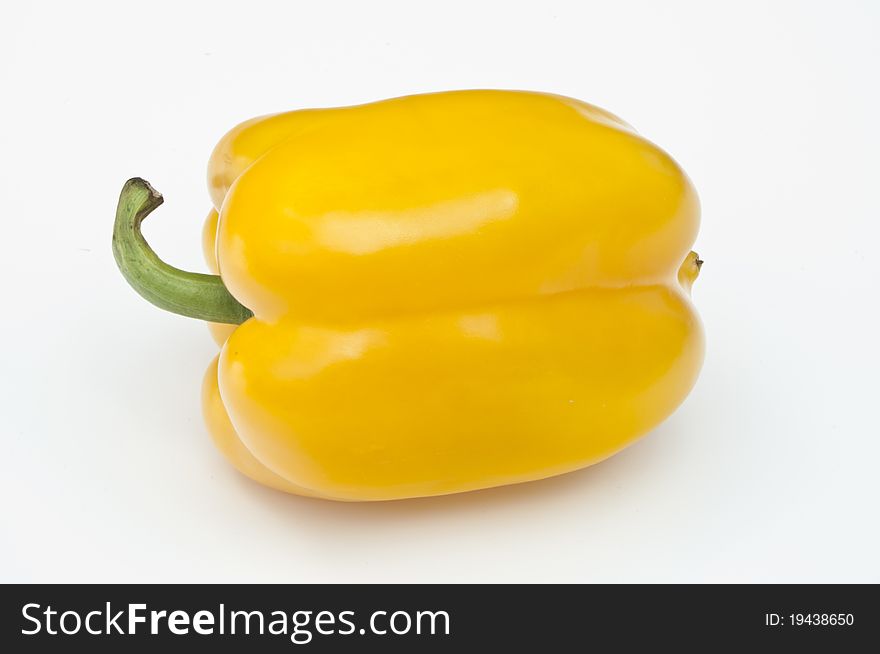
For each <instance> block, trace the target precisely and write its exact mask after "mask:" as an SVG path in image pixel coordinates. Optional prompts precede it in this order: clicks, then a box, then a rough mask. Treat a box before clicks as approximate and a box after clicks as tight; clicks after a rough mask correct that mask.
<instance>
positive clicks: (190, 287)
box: [114, 91, 703, 500]
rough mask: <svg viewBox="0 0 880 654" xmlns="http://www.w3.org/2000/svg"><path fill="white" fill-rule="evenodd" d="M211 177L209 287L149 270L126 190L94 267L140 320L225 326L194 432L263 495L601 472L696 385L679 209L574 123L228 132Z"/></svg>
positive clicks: (443, 101) (447, 105)
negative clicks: (136, 308) (150, 307)
mask: <svg viewBox="0 0 880 654" xmlns="http://www.w3.org/2000/svg"><path fill="white" fill-rule="evenodd" d="M208 176H209V187H210V192H211V198H212V200H213V203H214V206H215V208H216V211H212V212H211V214H210V215H209V217H208V220H207V221H206V228H205V232H204V233H205V238H204V241H205V248H206V256H207V258H208V260H209V264H210V265H211V266H212V269H213V270H214V272H215V273H217V272H219V275H216V274H215V275H199V274H195V273H186V272H183V271H179V270H177V269H174V268H171V267H170V266H168V265H167V264H164V263H163V262H161V261H160V260H159V259H158V257H157V256H156V255H155V254H154V253H153V252H152V250H150V249H149V246H148V245H147V244H146V241H144V239H143V237H142V236H141V234H140V222H141V221H142V220H143V218H144V217H145V216H146V215H147V214H148V213H149V212H150V211H151V210H152V209H153V208H155V206H157V205H158V204H159V203H160V202H161V196H159V195H158V194H157V193H156V192H155V191H153V189H152V188H151V187H149V185H148V184H146V182H144V181H143V180H139V179H134V180H130V181H129V182H128V183H127V184H126V187H125V188H124V189H123V193H122V196H121V197H120V205H119V210H118V212H117V221H116V227H115V230H114V252H115V254H116V257H117V261H118V262H119V266H120V269H121V270H122V272H123V273H124V274H125V275H126V278H127V279H128V280H129V282H130V283H131V284H132V285H133V286H134V287H135V288H136V290H138V292H140V293H141V294H142V295H144V296H145V297H147V299H149V300H150V301H152V302H154V303H155V304H157V305H159V306H161V307H163V308H166V309H170V310H172V311H176V312H178V313H182V314H184V315H189V316H193V317H197V318H201V319H204V320H209V321H215V322H218V323H226V324H222V325H219V326H215V327H214V328H213V329H214V332H215V336H216V337H217V338H218V342H221V343H225V344H224V345H223V348H222V351H221V353H220V355H219V358H218V359H216V360H215V361H214V362H213V363H212V364H211V366H210V368H209V369H208V372H207V374H206V376H205V382H204V387H203V407H204V414H205V417H206V420H207V423H208V426H209V429H210V432H211V434H212V436H213V438H214V441H215V442H216V444H217V446H218V447H219V449H220V450H221V451H222V452H223V453H224V454H225V455H226V456H227V457H228V458H229V460H230V461H231V462H232V463H233V464H234V465H235V466H236V467H237V468H238V469H239V470H241V471H242V472H243V473H244V474H246V475H248V476H250V477H252V478H254V479H256V480H257V481H259V482H260V483H263V484H266V485H268V486H272V487H275V488H278V489H281V490H284V491H288V492H291V493H298V494H302V495H310V496H316V497H322V498H331V499H339V500H390V499H398V498H406V497H416V496H427V495H439V494H444V493H455V492H460V491H468V490H473V489H479V488H487V487H491V486H498V485H502V484H511V483H517V482H523V481H529V480H534V479H540V478H543V477H548V476H551V475H556V474H560V473H564V472H568V471H570V470H575V469H577V468H581V467H584V466H587V465H590V464H593V463H596V462H598V461H601V460H602V459H604V458H606V457H608V456H611V455H612V454H614V453H615V452H617V451H619V450H620V449H621V448H623V447H625V446H626V445H628V444H630V443H631V442H633V441H634V440H635V439H636V438H638V437H639V436H641V435H643V434H645V433H646V432H647V431H649V430H650V429H651V428H653V427H654V426H656V425H657V424H658V423H659V422H661V421H662V420H663V419H665V418H666V417H667V416H668V415H669V414H670V413H671V412H672V411H673V410H674V409H675V408H676V407H677V406H678V405H679V404H680V403H681V401H682V400H683V399H684V397H685V396H686V395H687V393H688V392H689V390H690V388H691V387H692V385H693V384H694V382H695V380H696V377H697V374H698V372H699V368H700V365H701V362H702V357H703V335H702V328H701V325H700V321H699V318H698V317H697V315H696V313H695V311H694V308H693V306H692V304H691V301H690V298H689V293H690V287H691V284H692V282H693V281H694V279H695V278H696V276H697V273H698V271H699V266H700V264H701V263H702V262H701V261H699V259H698V258H697V256H696V254H695V253H693V252H689V250H690V247H691V245H692V244H693V241H694V239H695V237H696V234H697V229H698V223H699V204H698V200H697V196H696V193H695V191H694V189H693V187H692V185H691V183H690V181H689V180H688V178H687V176H686V175H685V174H684V173H683V171H682V170H681V169H680V168H679V166H678V165H677V164H676V163H675V162H674V161H673V160H672V159H671V158H670V157H669V155H667V154H666V153H665V152H663V151H662V150H660V149H659V148H657V147H656V146H655V145H653V144H652V143H650V142H648V141H647V140H645V139H644V138H642V137H641V136H639V135H638V134H637V133H636V132H635V131H634V130H633V128H631V127H630V126H629V125H627V124H626V123H624V122H623V121H621V120H620V119H618V118H617V117H615V116H613V115H611V114H609V113H607V112H605V111H603V110H601V109H598V108H597V107H594V106H592V105H589V104H586V103H583V102H580V101H578V100H573V99H571V98H565V97H560V96H556V95H549V94H542V93H527V92H511V91H460V92H448V93H436V94H428V95H416V96H409V97H403V98H396V99H392V100H386V101H382V102H376V103H372V104H367V105H361V106H355V107H345V108H337V109H324V110H308V111H294V112H290V113H283V114H278V115H274V116H269V117H264V118H257V119H254V120H251V121H248V122H245V123H243V124H241V125H239V126H238V127H236V128H234V129H233V130H232V131H231V132H229V133H228V134H227V135H226V136H224V137H223V139H222V140H221V141H220V143H219V144H218V146H217V148H216V149H215V150H214V153H213V155H212V157H211V161H210V164H209V172H208ZM218 212H219V213H218ZM215 256H216V259H215ZM251 315H253V317H251ZM239 323H242V324H239Z"/></svg>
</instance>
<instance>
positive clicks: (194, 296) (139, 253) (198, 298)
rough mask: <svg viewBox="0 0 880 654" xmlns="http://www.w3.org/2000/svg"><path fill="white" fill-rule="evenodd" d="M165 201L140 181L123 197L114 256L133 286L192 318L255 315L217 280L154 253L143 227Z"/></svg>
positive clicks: (229, 319) (226, 319)
mask: <svg viewBox="0 0 880 654" xmlns="http://www.w3.org/2000/svg"><path fill="white" fill-rule="evenodd" d="M162 202H163V199H162V195H161V194H159V192H158V191H156V189H154V188H153V187H152V186H150V184H149V182H147V181H145V180H143V179H141V178H140V177H134V178H132V179H130V180H128V181H127V182H126V183H125V186H123V187H122V193H120V195H119V205H118V206H117V207H116V222H115V223H114V224H113V256H114V257H115V258H116V265H117V266H119V270H120V271H121V272H122V275H123V277H125V279H126V280H127V281H128V283H129V284H131V287H132V288H133V289H134V290H136V291H137V292H138V293H140V295H141V296H142V297H144V298H145V299H146V300H147V301H148V302H152V303H153V304H155V305H156V306H157V307H159V308H160V309H165V310H166V311H171V312H173V313H178V314H180V315H182V316H188V317H190V318H198V319H199V320H207V321H210V322H223V323H230V324H233V325H238V324H240V323H242V322H244V321H245V320H247V319H248V318H250V317H251V316H252V315H254V314H253V313H252V312H251V311H250V309H248V308H246V307H244V306H242V305H241V304H240V303H239V302H238V300H236V299H235V298H234V297H232V294H231V293H230V292H229V291H228V290H227V289H226V286H225V285H224V284H223V280H222V279H221V278H220V276H219V275H205V274H202V273H192V272H186V271H184V270H180V269H178V268H175V267H174V266H169V265H168V264H167V263H165V262H164V261H162V260H161V259H160V258H159V256H158V255H157V254H156V253H155V252H154V251H153V249H152V248H151V247H150V246H149V244H148V243H147V241H146V239H145V238H144V235H143V234H142V233H141V223H142V222H143V221H144V218H146V217H147V216H148V215H150V213H151V212H152V211H153V209H155V208H156V207H158V206H159V205H160V204H162Z"/></svg>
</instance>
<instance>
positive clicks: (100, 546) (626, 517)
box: [0, 0, 880, 582]
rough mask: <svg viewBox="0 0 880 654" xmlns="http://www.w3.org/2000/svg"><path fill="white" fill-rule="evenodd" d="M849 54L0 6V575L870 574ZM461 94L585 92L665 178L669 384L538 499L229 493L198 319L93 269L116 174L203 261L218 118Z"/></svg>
mask: <svg viewBox="0 0 880 654" xmlns="http://www.w3.org/2000/svg"><path fill="white" fill-rule="evenodd" d="M878 33H880V4H878V3H876V2H870V1H867V0H866V1H864V2H840V1H839V2H823V3H811V2H767V1H762V2H754V3H752V2H729V3H707V2H690V3H683V2H571V3H562V2H548V1H547V0H542V1H541V2H537V1H536V2H531V3H516V2H491V3H490V2H476V1H473V0H471V1H468V2H464V3H456V2H451V1H450V0H446V1H445V2H441V3H434V4H433V5H428V4H426V3H417V2H400V3H390V2H377V1H367V2H350V3H342V2H276V3H266V2H254V1H250V2H240V1H238V2H203V3H195V2H180V1H179V0H175V1H174V2H167V3H166V2H155V1H151V2H148V3H145V2H137V3H135V2H130V3H125V2H113V3H109V2H108V3H106V4H102V5H99V4H94V3H89V2H57V3H44V2H34V3H26V2H22V3H18V4H16V3H4V4H3V5H2V9H0V97H2V99H0V119H2V120H0V226H2V231H0V234H2V253H0V288H2V307H3V316H2V322H0V330H2V331H0V436H2V441H0V442H2V448H3V452H2V456H0V506H2V521H0V581H126V582H129V581H131V582H133V581H218V582H219V581H279V582H282V581H283V582H308V581H314V582H327V581H389V582H390V581H449V582H451V581H554V582H569V581H605V582H611V581H615V582H616V581H673V582H683V581H698V582H699V581H733V582H739V581H768V582H781V581H795V582H806V581H856V582H859V581H861V582H867V581H873V582H878V581H880V562H878V557H877V553H878V551H880V525H878V500H880V474H878V470H880V468H878V460H880V428H878V419H877V407H878V391H880V383H878V371H880V356H878V344H877V343H878V334H880V324H878V323H880V320H878V309H877V304H878V296H880V293H878V279H880V277H878V273H880V264H878V262H880V254H878V237H880V230H878V218H880V211H878V210H880V193H878V180H880V165H878V161H880V160H878V155H877V153H878V149H880V138H878V137H880V129H878V118H877V117H878V116H880V101H878V100H880V97H878V90H877V71H878V63H880V56H878V55H880V50H878V40H877V34H878ZM474 87H497V88H522V89H535V90H545V91H551V92H556V93H562V94H566V95H571V96H574V97H578V98H581V99H584V100H587V101H589V102H593V103H595V104H598V105H600V106H603V107H605V108H607V109H609V110H611V111H613V112H615V113H617V114H618V115H620V116H622V117H623V118H624V119H625V120H627V121H629V122H630V123H632V124H633V125H635V126H636V127H637V128H638V129H639V130H640V131H641V132H642V133H643V134H644V135H646V136H647V137H648V138H650V139H652V140H654V141H655V142H656V143H658V144H660V145H661V146H662V147H663V148H665V149H666V150H668V151H669V152H670V153H671V154H672V155H673V156H674V157H675V158H676V159H677V160H678V161H679V162H680V163H681V164H682V165H683V167H684V168H685V170H687V171H688V173H689V174H690V176H691V177H692V178H693V180H694V182H695V184H696V186H697V188H698V190H699V191H700V195H701V199H702V203H703V226H702V231H701V233H700V236H699V239H698V241H697V246H696V249H697V250H698V251H699V252H700V254H701V255H702V256H703V258H704V259H705V260H706V265H705V266H704V268H703V273H702V275H701V278H700V279H699V281H698V282H697V285H696V287H695V300H696V303H697V306H698V308H699V310H700V312H701V314H702V316H703V319H704V321H705V325H706V329H707V334H708V353H707V358H706V364H705V368H704V370H703V373H702V376H701V378H700V380H699V382H698V385H697V387H696V389H695V390H694V392H693V393H692V394H691V396H690V397H689V398H688V400H687V401H686V402H685V404H684V405H683V406H682V407H681V408H680V409H679V411H678V412H677V413H676V414H675V415H674V416H673V417H672V418H670V419H669V420H668V421H667V422H666V423H665V424H664V425H663V426H661V427H660V428H659V429H657V430H656V431H655V432H654V433H653V434H651V435H650V436H649V437H647V438H645V439H644V440H642V441H640V442H639V443H638V444H636V445H635V446H633V447H631V448H629V449H628V450H626V451H624V452H623V453H621V454H619V455H618V456H616V457H614V458H613V459H611V460H609V461H607V462H605V463H602V464H600V465H598V466H596V467H594V468H591V469H587V470H584V471H581V472H578V473H574V474H570V475H568V476H564V477H561V478H556V479H552V480H548V481H544V482H537V483H532V484H526V485H521V486H517V487H509V488H503V489H496V490H490V491H484V492H478V493H471V494H467V495H460V496H453V497H446V498H435V499H427V500H415V501H402V502H393V503H386V504H360V505H359V504H335V503H331V502H324V501H315V500H308V499H302V498H298V497H293V496H286V495H283V494H280V493H277V492H274V491H271V490H268V489H265V488H261V487H259V486H257V485H256V484H254V483H252V482H250V481H249V480H247V479H245V478H243V477H241V476H240V475H239V474H238V473H236V472H235V471H234V470H233V469H232V468H231V467H230V466H229V465H227V464H226V462H225V461H224V460H223V459H222V458H221V456H220V454H218V453H217V452H216V451H215V450H214V448H213V446H212V444H211V442H210V440H209V438H208V436H207V433H206V431H205V428H204V426H203V425H202V420H201V414H200V408H199V389H200V384H201V378H202V374H203V371H204V368H205V367H206V366H207V364H208V362H209V361H210V359H211V357H212V356H213V354H214V352H215V347H214V345H213V342H212V341H211V340H210V338H209V337H208V334H207V332H206V330H205V328H204V326H203V325H201V324H199V323H198V322H195V321H190V320H187V319H184V318H180V317H176V316H172V315H171V314H166V313H163V312H160V311H159V310H157V309H155V308H153V307H151V306H150V305H148V304H147V303H146V302H144V301H143V300H141V299H140V298H139V297H138V296H137V295H136V294H135V293H134V292H133V291H131V290H130V289H129V288H128V287H127V286H126V284H125V282H124V281H123V280H122V277H121V276H120V275H119V274H118V272H117V270H116V268H115V266H114V263H113V259H112V256H111V253H110V231H111V222H112V219H113V215H114V210H115V205H116V200H117V197H118V193H119V189H120V188H121V186H122V183H123V182H124V181H125V180H126V179H127V178H128V177H132V176H135V175H139V176H143V177H145V178H146V179H149V180H150V181H151V182H152V183H153V184H154V185H155V186H156V188H158V189H159V190H160V191H162V193H163V194H164V195H165V198H166V204H165V206H163V207H162V208H161V209H160V210H159V211H157V212H156V214H155V215H154V217H152V218H151V220H150V223H149V224H148V226H147V228H146V231H147V236H148V238H149V239H150V240H151V242H152V244H153V245H154V247H155V248H156V250H157V251H158V252H160V253H161V254H162V256H163V257H164V258H166V259H167V260H168V261H170V262H172V263H174V264H176V265H178V266H180V267H184V268H189V269H199V270H203V269H204V267H203V263H202V259H201V248H200V230H201V224H202V220H203V218H204V216H205V214H206V212H207V210H208V208H209V202H208V196H207V192H206V188H205V179H204V177H205V172H204V170H205V164H206V161H207V157H208V154H209V153H210V150H211V148H212V147H213V145H214V143H215V142H216V140H217V139H219V137H220V136H221V135H222V134H223V133H224V132H225V131H226V130H227V129H229V128H230V127H232V126H233V125H234V124H236V123H237V122H239V121H241V120H243V119H246V118H249V117H251V116H255V115H259V114H265V113H269V112H273V111H280V110H286V109H292V108H301V107H312V106H331V105H339V104H350V103H359V102H365V101H370V100H375V99H380V98H384V97H389V96H396V95H401V94H407V93H412V92H419V91H430V90H441V89H452V88H474Z"/></svg>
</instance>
